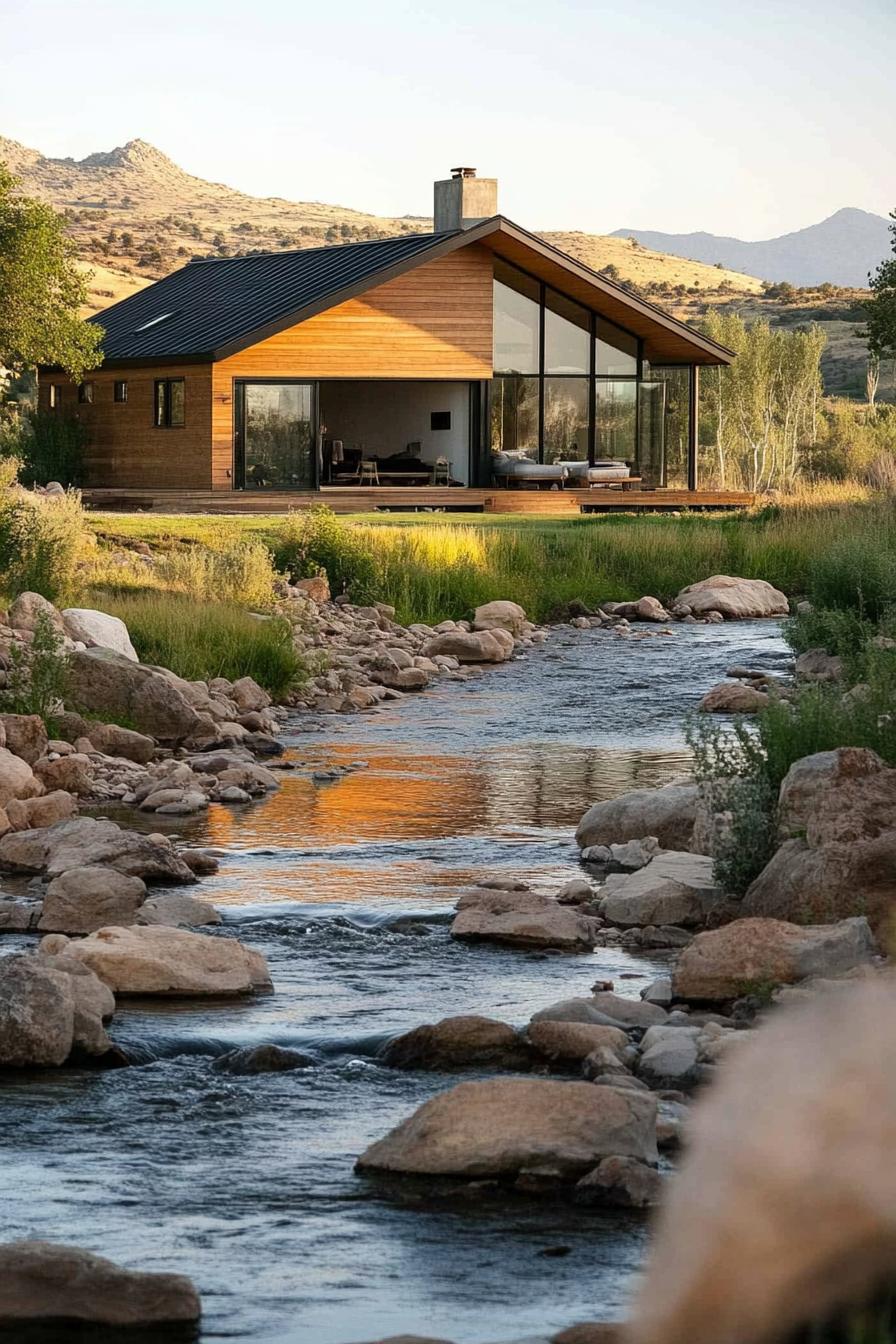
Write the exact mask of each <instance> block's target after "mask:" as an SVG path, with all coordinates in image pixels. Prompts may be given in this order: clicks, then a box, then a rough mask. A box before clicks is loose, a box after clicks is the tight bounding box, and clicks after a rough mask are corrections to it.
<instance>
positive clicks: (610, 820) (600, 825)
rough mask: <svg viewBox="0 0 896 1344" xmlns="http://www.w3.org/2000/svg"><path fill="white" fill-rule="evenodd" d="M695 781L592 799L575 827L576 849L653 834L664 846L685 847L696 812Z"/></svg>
mask: <svg viewBox="0 0 896 1344" xmlns="http://www.w3.org/2000/svg"><path fill="white" fill-rule="evenodd" d="M697 797H698V787H697V785H696V784H665V785H664V786H663V787H662V788H660V789H634V790H632V792H630V793H623V794H621V795H620V796H619V797H618V798H609V799H607V800H606V801H605V802H602V803H595V804H594V805H593V807H590V808H589V809H588V811H587V812H586V813H585V815H584V817H583V818H582V820H581V821H580V822H579V825H578V828H577V830H576V844H577V845H578V846H579V849H587V848H589V847H590V846H593V845H612V844H616V843H618V842H621V841H624V840H641V839H643V838H644V837H645V836H654V837H655V838H656V840H657V843H658V844H659V845H660V846H661V847H662V848H663V849H678V850H684V849H687V848H688V845H689V844H690V840H691V833H692V831H693V829H694V818H695V816H696V813H697Z"/></svg>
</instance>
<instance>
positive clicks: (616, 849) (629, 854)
mask: <svg viewBox="0 0 896 1344" xmlns="http://www.w3.org/2000/svg"><path fill="white" fill-rule="evenodd" d="M609 850H610V858H609V862H608V864H607V867H609V868H611V869H613V870H614V871H619V872H629V873H633V872H636V871H637V869H638V868H646V867H647V865H648V863H650V860H651V859H655V858H656V856H657V854H660V853H662V850H661V849H660V846H659V844H658V843H657V840H656V837H655V836H653V835H646V836H645V837H644V838H643V840H626V841H625V843H624V844H622V845H610V846H609Z"/></svg>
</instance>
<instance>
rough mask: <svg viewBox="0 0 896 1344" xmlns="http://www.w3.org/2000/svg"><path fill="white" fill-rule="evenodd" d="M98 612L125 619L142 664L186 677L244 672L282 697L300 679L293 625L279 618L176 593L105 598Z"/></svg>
mask: <svg viewBox="0 0 896 1344" xmlns="http://www.w3.org/2000/svg"><path fill="white" fill-rule="evenodd" d="M103 610H104V611H108V612H109V613H110V614H111V615H113V616H119V617H120V618H121V619H122V620H123V621H124V622H125V624H126V625H127V627H128V630H129V632H130V636H131V640H132V641H133V644H134V648H135V649H136V650H137V653H138V655H139V657H140V661H141V662H144V663H155V664H157V665H159V666H161V667H167V668H170V670H171V671H172V672H176V673H177V675H178V676H180V677H184V678H185V679H186V680H187V681H209V680H211V679H212V678H213V677H227V678H228V679H229V680H231V681H233V680H236V679H237V678H238V677H245V676H249V677H254V678H255V680H256V681H257V682H258V684H259V685H260V686H263V687H264V688H265V690H267V691H269V692H270V693H271V695H274V696H281V695H283V694H285V692H287V691H288V690H289V689H290V688H291V687H292V686H293V685H295V684H297V683H298V682H300V681H301V680H302V679H303V676H304V667H303V664H302V662H301V660H300V658H299V656H298V654H297V653H296V650H295V648H294V647H293V642H292V628H291V626H290V625H289V623H288V622H287V621H285V620H282V619H280V618H279V617H258V616H253V615H251V614H250V613H249V612H247V611H245V610H243V609H242V608H241V607H237V606H234V605H232V604H227V603H222V602H197V601H194V600H193V599H191V598H189V597H187V596H186V595H184V594H179V593H178V594H161V593H145V594H144V593H141V594H133V595H131V596H127V597H116V598H110V599H104V601H103Z"/></svg>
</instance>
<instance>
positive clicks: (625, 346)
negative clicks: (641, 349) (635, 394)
mask: <svg viewBox="0 0 896 1344" xmlns="http://www.w3.org/2000/svg"><path fill="white" fill-rule="evenodd" d="M594 355H595V373H598V374H603V375H604V376H605V377H608V378H626V377H629V378H634V377H635V376H636V375H637V372H638V341H637V338H636V337H635V336H630V335H629V333H628V332H627V331H622V330H621V329H620V328H619V327H614V325H613V323H612V322H606V321H604V319H603V318H602V317H599V318H598V319H597V339H596V341H595V343H594Z"/></svg>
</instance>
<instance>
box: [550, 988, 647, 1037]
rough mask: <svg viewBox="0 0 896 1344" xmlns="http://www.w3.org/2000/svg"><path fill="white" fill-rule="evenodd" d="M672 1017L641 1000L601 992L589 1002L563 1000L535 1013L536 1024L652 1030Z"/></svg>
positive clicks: (588, 1000) (587, 1000) (593, 995)
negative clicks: (551, 1023) (575, 1023)
mask: <svg viewBox="0 0 896 1344" xmlns="http://www.w3.org/2000/svg"><path fill="white" fill-rule="evenodd" d="M668 1016H669V1014H668V1013H667V1012H666V1011H665V1010H664V1009H663V1008H660V1007H658V1006H657V1005H656V1004H653V1003H645V1002H643V1000H641V999H624V998H623V997H622V995H621V994H613V993H612V992H610V991H601V992H599V993H597V994H592V996H591V997H590V998H588V999H584V998H582V999H561V1000H560V1001H559V1002H558V1003H551V1004H549V1005H548V1006H547V1008H540V1009H539V1010H538V1012H537V1013H533V1014H532V1021H533V1022H586V1023H593V1024H594V1025H596V1026H609V1027H623V1028H625V1029H626V1030H627V1029H628V1028H630V1027H652V1026H653V1025H654V1023H657V1022H665V1021H666V1019H667V1018H668Z"/></svg>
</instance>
